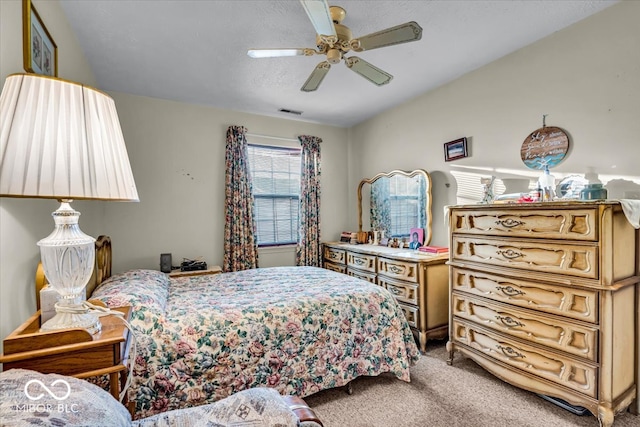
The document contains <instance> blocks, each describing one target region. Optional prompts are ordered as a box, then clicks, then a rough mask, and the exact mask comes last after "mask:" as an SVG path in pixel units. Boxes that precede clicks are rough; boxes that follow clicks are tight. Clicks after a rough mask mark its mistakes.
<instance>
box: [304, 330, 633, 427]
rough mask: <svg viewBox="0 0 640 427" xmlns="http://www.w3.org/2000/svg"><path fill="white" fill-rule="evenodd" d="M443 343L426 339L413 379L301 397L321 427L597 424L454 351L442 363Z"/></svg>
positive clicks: (370, 380)
mask: <svg viewBox="0 0 640 427" xmlns="http://www.w3.org/2000/svg"><path fill="white" fill-rule="evenodd" d="M446 359H447V352H446V350H445V341H429V343H428V344H427V353H426V354H425V355H422V357H421V358H420V361H419V362H418V364H417V365H416V366H414V367H413V368H411V382H410V383H405V382H403V381H400V380H398V379H396V378H395V377H394V376H392V375H388V374H383V375H381V376H379V377H364V378H358V379H356V380H354V381H353V382H352V385H353V394H352V395H348V394H347V393H346V392H345V391H344V389H333V390H325V391H322V392H320V393H317V394H315V395H312V396H307V397H306V398H305V401H306V402H307V403H308V404H309V406H311V407H312V408H313V409H314V410H315V411H316V414H317V415H318V416H319V417H320V418H321V419H322V421H323V422H324V425H325V427H396V426H397V427H402V426H407V427H410V426H416V427H417V426H420V427H426V426H429V427H441V426H442V427H467V426H473V427H485V426H486V427H521V426H522V427H524V426H527V427H568V426H585V427H597V426H598V420H597V419H596V418H595V417H594V416H592V415H590V414H588V415H584V416H578V415H574V414H572V413H570V412H568V411H566V410H564V409H561V408H559V407H558V406H556V405H554V404H552V403H549V402H547V401H545V400H543V399H542V398H540V397H538V396H537V395H535V394H533V393H530V392H527V391H524V390H521V389H519V388H517V387H513V386H511V385H509V384H507V383H505V382H503V381H501V380H499V379H497V378H495V377H494V376H493V375H491V374H489V373H488V372H487V371H485V370H484V369H483V368H481V367H480V366H478V365H476V364H475V362H473V361H472V360H470V359H468V358H466V357H464V356H463V355H461V354H460V353H456V357H455V360H454V364H453V366H449V365H447V363H446ZM613 427H640V416H638V417H637V416H635V415H632V414H631V413H629V412H625V413H622V414H619V415H618V416H617V417H616V420H615V422H614V424H613Z"/></svg>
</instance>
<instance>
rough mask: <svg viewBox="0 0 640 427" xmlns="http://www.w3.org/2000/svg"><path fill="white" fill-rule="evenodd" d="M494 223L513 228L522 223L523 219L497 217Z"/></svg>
mask: <svg viewBox="0 0 640 427" xmlns="http://www.w3.org/2000/svg"><path fill="white" fill-rule="evenodd" d="M496 224H498V225H501V226H503V227H506V228H513V227H517V226H519V225H524V221H520V220H517V219H513V218H509V219H499V220H497V221H496Z"/></svg>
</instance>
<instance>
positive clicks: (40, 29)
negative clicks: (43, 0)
mask: <svg viewBox="0 0 640 427" xmlns="http://www.w3.org/2000/svg"><path fill="white" fill-rule="evenodd" d="M22 47H23V51H24V52H23V60H24V69H25V71H27V72H29V73H35V74H44V75H46V76H53V77H57V76H58V46H57V45H56V43H55V42H54V41H53V37H51V34H49V31H48V30H47V27H45V25H44V22H42V18H40V15H38V12H37V11H36V9H35V8H34V7H33V5H32V4H31V0H22Z"/></svg>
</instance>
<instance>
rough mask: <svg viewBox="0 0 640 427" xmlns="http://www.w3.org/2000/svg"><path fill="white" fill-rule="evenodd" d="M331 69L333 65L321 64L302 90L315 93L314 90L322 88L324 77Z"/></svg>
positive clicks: (324, 62)
mask: <svg viewBox="0 0 640 427" xmlns="http://www.w3.org/2000/svg"><path fill="white" fill-rule="evenodd" d="M330 68H331V64H329V63H328V62H327V61H323V62H321V63H319V64H318V65H317V66H316V68H315V69H314V70H313V71H312V72H311V75H310V76H309V78H308V79H307V81H306V82H304V84H303V85H302V87H301V88H300V90H301V91H303V92H313V91H314V90H316V89H318V86H320V83H322V80H323V79H324V76H326V75H327V73H328V72H329V69H330Z"/></svg>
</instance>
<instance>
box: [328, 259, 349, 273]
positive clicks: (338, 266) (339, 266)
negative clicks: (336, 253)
mask: <svg viewBox="0 0 640 427" xmlns="http://www.w3.org/2000/svg"><path fill="white" fill-rule="evenodd" d="M324 268H326V269H327V270H331V271H337V272H338V273H342V274H344V273H345V272H346V271H347V267H346V266H345V265H344V264H334V263H332V262H327V261H325V262H324Z"/></svg>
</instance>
